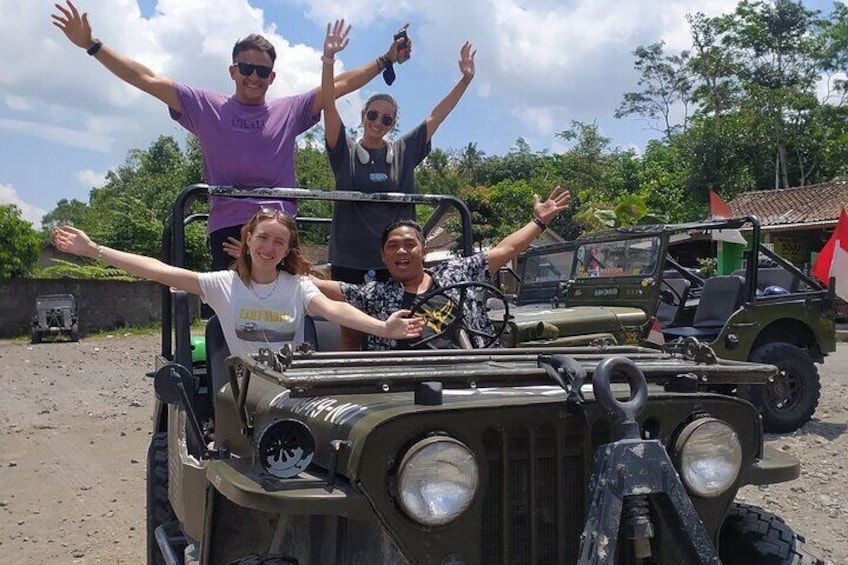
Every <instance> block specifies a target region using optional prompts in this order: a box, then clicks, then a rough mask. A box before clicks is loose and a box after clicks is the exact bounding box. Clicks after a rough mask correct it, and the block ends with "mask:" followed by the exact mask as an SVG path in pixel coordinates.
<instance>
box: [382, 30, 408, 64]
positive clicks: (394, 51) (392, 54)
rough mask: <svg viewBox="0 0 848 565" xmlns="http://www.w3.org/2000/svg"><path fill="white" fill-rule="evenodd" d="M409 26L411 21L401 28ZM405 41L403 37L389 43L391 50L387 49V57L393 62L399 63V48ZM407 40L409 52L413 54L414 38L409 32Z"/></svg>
mask: <svg viewBox="0 0 848 565" xmlns="http://www.w3.org/2000/svg"><path fill="white" fill-rule="evenodd" d="M407 28H409V22H407V23H405V24H403V27H402V28H400V29H407ZM403 41H404V40H403V38H401V39H394V40H392V44H391V45H389V50H388V51H386V54H385V57H386V58H387V59H388V60H389V61H391V62H392V63H397V60H398V48H399V47H400V44H401V43H403ZM406 42H407V43H406V46H407V47H406V49H407V51H408V52H409V54H410V55H412V38H411V37H409V34H407V36H406Z"/></svg>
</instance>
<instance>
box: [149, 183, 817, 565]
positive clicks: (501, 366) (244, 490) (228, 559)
mask: <svg viewBox="0 0 848 565" xmlns="http://www.w3.org/2000/svg"><path fill="white" fill-rule="evenodd" d="M210 192H212V193H215V194H219V195H229V196H232V197H240V196H247V195H250V194H256V191H253V192H245V191H239V190H235V189H228V188H222V187H206V186H203V185H196V186H192V187H189V188H188V189H186V190H185V191H183V192H182V194H181V195H180V197H179V198H178V200H177V201H176V203H175V206H174V214H173V216H172V218H171V220H170V221H169V223H168V224H167V226H166V232H165V238H164V246H163V249H164V253H163V255H164V257H165V259H166V260H167V261H170V262H172V263H174V264H177V265H180V264H183V261H184V237H185V236H184V227H185V224H186V223H187V222H190V221H193V220H194V219H196V218H197V217H198V216H196V215H192V216H187V214H186V210H187V209H188V208H189V205H190V204H191V202H192V201H194V200H197V199H199V198H203V197H205V196H206V195H207V194H208V193H210ZM260 192H263V193H264V194H265V195H267V196H277V197H286V198H300V199H313V200H334V199H335V200H357V201H360V202H363V203H366V202H369V201H373V202H406V203H415V204H418V205H422V206H423V205H434V206H435V207H436V211H435V213H434V214H433V215H432V216H431V217H430V219H429V220H428V221H427V222H426V224H425V231H429V230H430V229H431V228H432V227H433V226H435V225H436V224H437V222H438V218H439V216H440V215H441V214H442V213H443V212H444V211H445V210H446V209H448V208H450V207H453V208H456V209H457V210H458V211H459V213H460V216H461V218H462V225H463V232H464V235H463V240H462V242H461V244H460V246H459V247H460V249H461V250H462V251H463V252H464V253H469V252H470V251H471V238H470V226H471V225H470V215H469V213H468V210H467V208H466V207H465V206H464V204H462V202H460V201H458V200H456V199H453V198H450V197H435V196H427V195H402V196H401V195H370V196H363V195H358V194H356V193H343V192H328V193H324V192H308V191H298V190H292V189H261V190H260ZM299 221H304V222H305V221H306V220H305V219H299ZM475 284H479V283H475ZM445 290H446V293H447V292H448V291H447V289H445ZM479 290H480V288H476V289H471V288H462V289H459V290H458V291H457V292H458V295H459V300H460V301H462V300H463V298H462V297H464V296H467V294H466V293H468V292H477V291H479ZM492 292H493V293H494V294H495V295H497V290H492ZM501 298H502V297H501ZM508 310H509V307H508V306H507V307H505V308H503V312H502V313H501V315H502V318H501V320H500V324H499V328H500V329H501V330H504V331H507V330H508V325H507V324H508V323H511V321H510V320H509V313H508ZM188 312H189V308H188V300H187V297H186V295H185V294H184V293H182V292H171V291H169V290H167V289H165V290H163V312H162V313H163V324H162V348H161V351H160V352H159V355H157V359H156V371H155V374H154V385H155V390H156V395H157V399H158V401H157V404H156V411H155V415H154V429H153V436H152V440H151V444H150V450H149V456H148V500H147V502H148V509H147V534H148V563H149V564H162V563H168V564H173V563H199V564H219V563H223V564H229V563H233V564H242V565H247V564H258V563H264V564H295V563H296V564H300V565H308V564H321V565H324V564H411V563H415V564H437V565H448V564H452V565H453V564H469V565H470V564H486V565H489V564H495V563H499V564H523V563H533V564H536V563H540V564H560V563H565V564H573V563H581V564H622V565H623V564H635V563H642V564H674V565H679V564H683V563H685V564H690V563H692V564H694V563H719V562H722V563H725V564H726V565H733V564H745V565H749V564H751V563H766V562H767V563H780V564H790V563H793V564H801V563H822V562H821V561H820V560H817V559H816V558H815V557H814V555H813V554H812V553H811V552H810V551H809V549H808V548H807V546H806V545H805V543H804V541H803V538H802V537H800V536H798V535H796V534H795V533H794V532H793V530H792V529H791V528H790V526H789V525H787V524H786V523H784V522H783V521H782V520H781V519H780V518H778V517H776V516H774V515H772V514H769V513H768V512H765V511H764V510H761V509H759V508H756V507H753V506H749V505H746V504H741V503H738V502H735V500H734V499H735V497H736V493H737V492H738V491H739V489H740V488H742V487H743V486H744V485H767V484H771V483H776V482H781V481H789V480H792V479H794V478H795V477H797V476H798V474H799V463H798V460H797V459H795V458H794V457H792V456H791V455H788V454H783V453H780V452H777V451H775V450H772V449H768V448H767V447H764V445H763V431H762V426H761V420H760V417H759V414H758V412H757V410H756V408H755V407H754V406H753V405H751V404H750V403H748V402H746V401H744V400H740V399H737V398H735V397H732V396H727V395H721V394H713V393H709V392H703V385H704V384H712V385H715V386H738V385H741V384H748V385H751V386H758V385H762V384H764V383H765V382H767V380H768V379H769V378H771V377H773V376H774V375H775V373H776V368H775V367H774V366H772V365H768V364H763V363H756V364H752V363H740V362H726V361H722V360H720V359H717V358H716V357H715V355H714V354H713V352H712V351H711V350H710V349H709V348H708V347H706V346H704V345H703V344H701V343H700V342H698V341H697V340H695V339H690V340H688V341H685V342H682V344H681V346H680V347H679V348H677V349H668V350H666V351H659V350H656V349H649V348H644V347H638V346H608V345H595V346H584V347H563V346H547V345H541V346H538V347H535V346H534V347H527V348H520V349H516V348H498V347H492V348H486V349H448V350H438V349H430V348H429V347H428V346H429V345H430V344H423V345H422V346H423V347H424V348H425V349H423V350H408V351H385V352H356V353H351V352H339V351H334V343H333V341H334V339H337V331H333V330H334V329H335V330H337V328H332V327H330V325H328V324H327V322H326V321H322V320H309V323H308V324H307V330H309V331H307V332H306V335H307V336H308V339H307V343H304V344H298V345H296V346H295V347H286V348H284V349H282V350H279V351H270V350H267V349H263V350H260V351H259V352H258V353H257V354H255V355H250V356H242V357H230V356H229V355H228V352H227V348H226V344H225V342H224V340H223V337H222V334H221V331H220V326H219V325H218V324H217V323H216V319H215V318H214V317H213V319H211V320H210V321H209V323H208V325H207V328H206V340H205V352H206V357H207V359H206V363H205V364H193V363H192V353H191V336H190V324H189V322H190V320H189V315H188ZM310 328H311V329H310ZM461 333H462V329H461V328H460V331H458V332H454V333H452V334H451V335H461ZM496 337H497V336H496ZM492 345H494V340H492Z"/></svg>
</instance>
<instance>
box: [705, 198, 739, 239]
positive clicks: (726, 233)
mask: <svg viewBox="0 0 848 565" xmlns="http://www.w3.org/2000/svg"><path fill="white" fill-rule="evenodd" d="M732 217H733V212H732V211H731V210H730V206H728V205H727V202H725V201H724V200H722V199H721V196H719V195H718V194H716V193H715V192H713V191H712V190H710V219H711V220H728V219H730V218H732ZM710 237H711V238H712V239H713V240H714V241H726V242H728V243H741V244H742V245H747V244H748V242H747V241H746V240H745V238H744V237H743V236H742V232H740V231H739V230H713V231H711V232H710Z"/></svg>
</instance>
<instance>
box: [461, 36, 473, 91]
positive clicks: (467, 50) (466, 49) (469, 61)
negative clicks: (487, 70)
mask: <svg viewBox="0 0 848 565" xmlns="http://www.w3.org/2000/svg"><path fill="white" fill-rule="evenodd" d="M475 55H477V50H476V49H472V47H471V42H469V41H466V42H465V45H463V46H462V49H460V50H459V70H460V72H461V73H462V79H463V80H464V81H465V83H466V84H468V83H469V82H471V81H472V79H474V56H475Z"/></svg>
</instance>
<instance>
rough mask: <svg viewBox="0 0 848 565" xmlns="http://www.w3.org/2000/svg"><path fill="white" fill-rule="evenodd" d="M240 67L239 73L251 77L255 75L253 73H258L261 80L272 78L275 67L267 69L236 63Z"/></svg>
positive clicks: (260, 66) (250, 64)
mask: <svg viewBox="0 0 848 565" xmlns="http://www.w3.org/2000/svg"><path fill="white" fill-rule="evenodd" d="M236 65H237V66H238V70H239V73H240V74H242V75H244V76H246V77H249V76H250V75H252V74H253V71H256V74H257V75H259V78H268V77H269V76H271V71H273V70H274V67H266V66H265V65H254V64H253V63H236Z"/></svg>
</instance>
